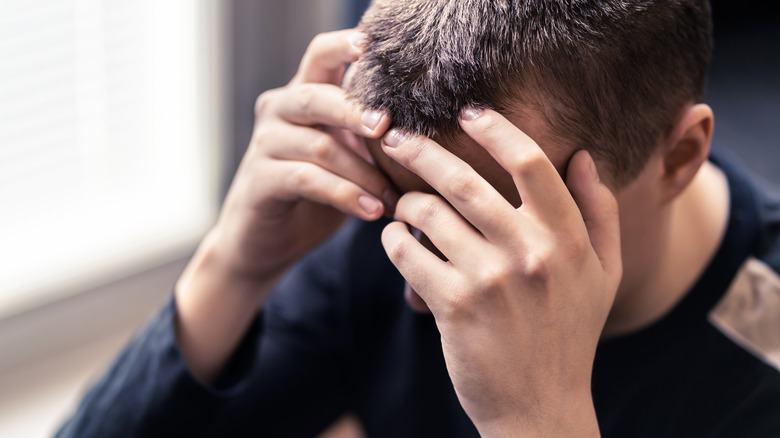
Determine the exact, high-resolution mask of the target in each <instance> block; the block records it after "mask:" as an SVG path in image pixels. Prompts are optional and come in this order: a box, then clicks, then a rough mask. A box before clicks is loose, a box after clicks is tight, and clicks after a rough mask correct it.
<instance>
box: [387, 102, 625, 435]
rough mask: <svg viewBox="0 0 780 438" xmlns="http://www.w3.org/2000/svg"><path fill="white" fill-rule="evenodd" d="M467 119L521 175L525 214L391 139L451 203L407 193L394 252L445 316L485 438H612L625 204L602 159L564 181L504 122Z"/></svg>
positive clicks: (406, 140)
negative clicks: (604, 361) (598, 373)
mask: <svg viewBox="0 0 780 438" xmlns="http://www.w3.org/2000/svg"><path fill="white" fill-rule="evenodd" d="M464 115H465V116H466V117H464V118H462V120H461V127H462V128H463V130H464V131H465V132H466V133H467V134H468V135H469V136H471V137H472V138H473V139H474V140H475V141H476V142H477V143H479V144H480V145H481V146H483V147H484V148H485V149H486V150H487V151H488V152H489V153H490V154H491V156H492V157H493V159H495V160H496V161H497V162H498V163H499V164H500V165H501V166H502V167H503V168H504V169H505V170H506V171H507V172H508V173H509V174H510V175H511V176H512V178H513V180H514V183H515V186H516V189H517V192H518V193H519V195H520V197H521V198H522V200H523V204H522V205H521V206H520V207H519V208H514V207H513V206H512V205H511V204H509V202H507V201H506V199H504V197H503V196H502V195H501V194H499V193H498V192H497V191H496V190H495V189H494V188H493V187H492V186H490V184H488V183H487V182H486V181H485V180H484V179H483V178H481V177H480V176H479V174H477V173H476V172H475V171H474V170H473V169H472V168H471V167H469V166H468V165H467V164H466V163H464V162H463V161H461V160H460V159H458V158H457V157H455V156H454V155H452V154H451V153H450V152H448V151H447V150H445V149H444V148H442V147H441V146H439V145H438V144H436V143H435V142H433V141H431V140H429V139H426V138H422V137H406V136H403V135H401V134H399V133H397V132H395V131H391V132H390V133H388V135H386V136H385V138H384V140H383V146H382V147H383V150H384V151H385V153H387V154H388V155H389V156H390V157H391V158H393V159H394V160H396V161H398V162H399V163H401V164H402V165H403V166H405V167H407V168H408V169H409V170H411V171H413V172H415V173H417V174H418V175H420V176H421V177H422V178H423V179H425V180H426V181H427V182H428V183H429V184H430V185H431V186H432V187H433V188H434V189H436V190H437V191H438V192H439V193H440V194H441V195H442V196H443V197H444V198H445V199H446V200H447V201H448V202H449V203H448V202H445V200H444V199H442V198H441V197H439V196H435V195H428V194H423V193H415V192H410V193H407V194H405V195H404V196H403V197H402V198H401V200H400V201H399V202H398V205H397V207H396V213H395V218H396V219H397V220H398V222H394V223H391V224H390V225H388V226H387V227H386V228H385V230H384V232H383V235H382V241H383V245H384V246H385V249H386V251H387V253H388V255H389V257H390V259H391V260H392V262H393V264H395V265H396V267H398V269H399V271H400V272H401V273H402V275H403V276H404V277H405V278H406V279H407V281H408V282H409V284H410V285H411V286H412V287H413V288H414V289H415V291H416V292H417V293H419V295H420V297H421V298H422V299H423V300H424V301H425V303H426V304H427V306H428V307H429V308H430V310H431V312H432V313H433V315H434V317H435V318H436V324H437V326H438V327H439V330H440V332H441V338H442V348H443V351H444V356H445V360H446V363H447V369H448V372H449V374H450V377H451V378H452V381H453V384H454V386H455V390H456V392H457V395H458V398H459V400H460V402H461V404H462V405H463V407H464V409H465V410H466V413H467V414H468V415H469V416H470V417H471V419H472V420H473V421H474V424H475V425H476V426H477V429H478V430H479V431H480V433H481V434H483V435H484V436H529V437H530V436H583V437H586V436H587V437H594V436H598V435H599V430H598V423H597V421H596V416H595V412H594V408H593V402H592V399H591V393H590V378H591V370H592V367H593V359H594V356H595V350H596V345H597V343H598V339H599V337H600V333H601V330H602V327H603V325H604V322H605V320H606V318H607V314H608V312H609V309H610V307H611V305H612V301H613V299H614V296H615V293H616V291H617V287H618V283H619V281H620V277H621V259H620V241H619V226H618V218H617V203H616V201H615V198H614V197H613V196H612V194H611V192H610V191H609V189H608V188H607V187H606V186H604V184H603V183H601V182H600V181H599V178H598V174H597V171H596V168H595V164H594V163H593V161H592V159H591V158H590V156H589V154H588V153H586V152H584V151H579V152H577V153H576V154H574V156H573V157H572V159H571V160H570V162H569V166H568V174H567V182H566V183H564V181H563V180H562V179H561V177H560V176H559V175H558V173H557V171H556V170H555V168H554V167H553V165H552V163H550V161H549V159H548V158H547V157H546V155H545V154H544V152H543V151H542V150H541V149H540V148H539V147H538V145H536V143H535V142H534V141H533V140H531V139H530V138H529V137H527V136H526V135H525V134H524V133H522V132H521V131H520V130H518V129H517V128H516V127H515V126H513V125H512V124H511V123H510V122H509V121H507V120H506V119H504V118H503V117H501V116H500V115H499V114H498V113H496V112H494V111H490V110H484V111H480V110H476V109H472V110H470V111H468V110H467V111H465V112H464ZM567 184H568V187H567ZM407 224H409V225H411V226H413V227H415V228H417V229H419V230H421V231H422V232H423V233H425V235H426V236H428V238H429V239H430V240H431V242H432V243H433V245H435V247H436V248H437V249H438V250H439V251H441V253H442V254H443V255H444V256H445V257H446V259H447V261H443V260H441V259H439V257H437V256H436V255H434V254H433V253H432V252H431V251H429V250H428V249H426V248H425V247H424V246H423V245H421V244H420V243H419V242H418V241H417V240H415V239H414V238H413V237H412V235H411V234H410V232H409V230H408V227H407Z"/></svg>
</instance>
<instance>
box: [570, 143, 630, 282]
mask: <svg viewBox="0 0 780 438" xmlns="http://www.w3.org/2000/svg"><path fill="white" fill-rule="evenodd" d="M566 183H567V185H568V187H569V190H571V194H572V196H573V197H574V201H575V202H576V203H577V207H579V210H580V213H581V214H582V219H583V221H584V222H585V227H586V228H587V229H588V235H589V236H590V243H591V245H592V246H593V249H594V250H595V251H596V255H598V257H599V260H601V265H602V267H603V268H604V272H606V273H607V275H608V276H609V277H610V278H611V279H612V280H613V281H616V282H619V281H620V276H621V272H622V259H621V255H620V220H619V214H618V206H617V201H616V200H615V196H614V195H613V194H612V192H611V191H610V190H609V188H607V186H605V185H604V184H602V183H601V182H600V181H599V177H598V170H597V169H596V165H595V163H594V162H593V159H592V158H591V156H590V154H589V153H588V152H587V151H585V150H580V151H578V152H577V153H576V154H574V156H573V157H572V159H571V160H570V161H569V167H568V170H567V173H566Z"/></svg>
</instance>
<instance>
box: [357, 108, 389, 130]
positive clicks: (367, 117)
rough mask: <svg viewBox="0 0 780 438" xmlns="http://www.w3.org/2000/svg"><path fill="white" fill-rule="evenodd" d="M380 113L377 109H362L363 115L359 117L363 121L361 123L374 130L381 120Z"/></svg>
mask: <svg viewBox="0 0 780 438" xmlns="http://www.w3.org/2000/svg"><path fill="white" fill-rule="evenodd" d="M383 115H384V114H382V113H381V112H379V111H374V110H366V111H363V116H362V117H361V118H360V120H361V121H362V122H363V125H364V126H365V127H366V128H368V129H370V130H372V131H373V130H374V129H376V126H377V125H378V124H379V121H380V120H382V116H383Z"/></svg>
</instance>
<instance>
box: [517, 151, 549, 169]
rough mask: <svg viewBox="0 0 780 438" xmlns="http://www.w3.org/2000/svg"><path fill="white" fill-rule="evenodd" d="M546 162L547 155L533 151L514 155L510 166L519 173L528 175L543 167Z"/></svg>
mask: <svg viewBox="0 0 780 438" xmlns="http://www.w3.org/2000/svg"><path fill="white" fill-rule="evenodd" d="M546 161H548V158H547V155H545V154H544V152H542V150H541V149H534V150H531V151H526V152H524V153H520V154H516V156H515V159H514V161H513V162H512V163H510V166H512V168H514V169H515V170H516V171H518V172H520V173H529V172H533V171H534V170H535V169H539V168H540V167H541V166H544V165H545V164H546V163H545V162H546Z"/></svg>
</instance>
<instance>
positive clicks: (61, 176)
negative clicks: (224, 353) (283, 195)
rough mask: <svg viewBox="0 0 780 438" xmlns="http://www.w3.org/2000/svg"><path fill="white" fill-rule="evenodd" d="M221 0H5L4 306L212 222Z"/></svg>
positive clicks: (136, 261) (168, 247)
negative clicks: (217, 52)
mask: <svg viewBox="0 0 780 438" xmlns="http://www.w3.org/2000/svg"><path fill="white" fill-rule="evenodd" d="M215 3H219V2H214V3H211V2H209V1H208V0H200V1H195V0H178V1H176V0H165V1H159V0H133V1H126V0H27V1H20V0H17V1H14V0H0V315H2V314H4V313H7V312H12V311H14V310H19V309H21V308H24V307H26V306H30V305H33V304H34V303H36V302H40V301H41V300H45V299H48V298H49V297H51V296H52V294H57V293H62V291H67V290H73V289H75V288H78V287H82V286H84V285H90V284H96V282H99V281H101V280H104V279H107V278H109V277H110V276H112V275H113V276H115V275H119V274H122V273H127V272H130V271H132V270H133V269H139V268H140V267H142V266H144V265H149V264H150V263H153V261H154V260H158V261H159V260H162V259H164V258H165V257H170V256H171V255H172V254H175V253H177V252H180V251H181V250H182V248H187V247H190V246H191V245H192V244H193V243H194V242H195V240H196V239H197V238H198V237H199V236H200V235H201V234H202V233H203V232H204V231H205V229H206V228H207V227H208V226H209V225H210V224H211V223H212V221H213V219H214V217H215V212H216V194H217V177H216V171H217V169H218V168H219V163H218V159H217V158H218V156H219V155H218V154H217V153H216V150H217V148H218V147H219V146H220V145H218V144H216V143H218V141H217V139H218V138H219V135H218V133H219V123H218V121H219V118H220V117H221V114H219V113H218V112H216V111H215V108H217V107H218V106H217V102H218V98H217V97H218V93H217V92H216V87H215V84H216V76H215V72H216V71H218V69H217V68H215V63H217V62H218V61H217V59H216V52H215V50H214V47H215V45H214V44H213V42H214V40H215V38H216V37H217V35H216V31H217V28H218V26H217V25H216V21H217V19H216V17H215V15H218V14H215V13H214V12H215V8H216V7H215V6H214V4H215Z"/></svg>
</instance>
